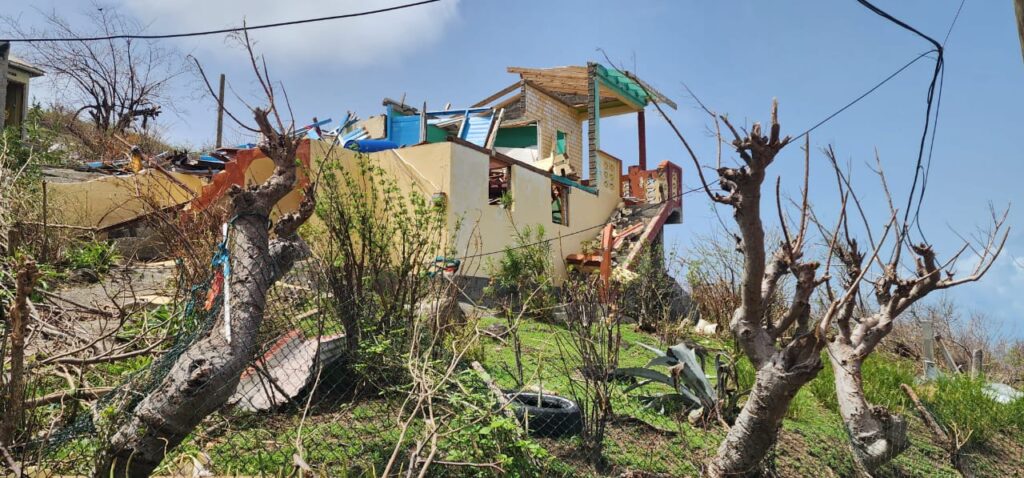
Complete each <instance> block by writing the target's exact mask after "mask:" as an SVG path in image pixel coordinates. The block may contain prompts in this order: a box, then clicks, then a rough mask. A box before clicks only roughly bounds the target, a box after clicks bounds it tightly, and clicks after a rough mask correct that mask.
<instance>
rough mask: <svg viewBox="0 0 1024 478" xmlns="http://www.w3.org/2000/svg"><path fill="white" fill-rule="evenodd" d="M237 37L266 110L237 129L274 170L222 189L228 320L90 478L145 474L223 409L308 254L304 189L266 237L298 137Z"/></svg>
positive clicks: (200, 342) (148, 399)
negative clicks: (270, 301) (303, 233)
mask: <svg viewBox="0 0 1024 478" xmlns="http://www.w3.org/2000/svg"><path fill="white" fill-rule="evenodd" d="M243 39H244V45H245V46H246V49H247V51H248V54H249V59H250V61H251V65H252V68H253V71H254V73H255V75H256V78H257V80H258V83H259V85H260V86H261V87H262V92H263V93H264V94H265V100H264V101H266V103H267V105H266V106H263V107H251V108H250V110H251V112H252V114H253V117H254V119H255V127H251V126H244V125H242V126H244V127H246V128H248V129H249V130H251V131H255V132H258V133H259V134H260V135H261V136H262V140H261V141H260V143H259V148H260V150H261V151H262V153H263V154H264V155H266V156H267V157H268V158H270V159H271V160H273V162H274V165H275V168H274V173H273V175H272V176H271V177H270V178H269V179H267V180H266V181H265V182H263V183H262V184H257V185H253V186H250V187H248V188H246V189H242V188H241V187H237V186H235V187H233V188H232V189H231V190H230V191H229V195H230V205H229V217H234V218H235V219H233V226H232V227H233V229H232V232H231V241H230V242H229V245H228V248H227V251H228V259H229V261H230V264H231V274H230V276H229V277H227V278H225V287H228V288H229V292H230V296H231V300H230V305H229V306H230V310H231V316H230V321H228V322H227V323H225V316H224V315H221V316H220V317H219V318H217V320H216V321H215V322H214V324H213V326H212V327H211V328H210V329H209V330H207V331H206V332H205V333H204V334H203V335H201V336H200V337H199V338H198V339H196V340H195V341H194V342H192V344H191V345H189V346H188V348H187V349H186V350H185V351H184V353H182V354H181V355H180V356H178V357H177V358H176V359H175V360H174V362H173V364H171V365H170V369H169V371H168V372H167V374H166V375H165V376H163V377H162V378H160V379H159V382H158V383H157V384H156V386H155V387H154V388H153V390H152V391H150V392H149V393H147V394H146V395H145V396H144V397H143V398H142V399H141V401H139V402H138V404H137V405H135V406H134V407H128V408H129V409H126V410H124V411H123V413H124V414H126V415H127V418H125V419H122V420H119V422H118V424H116V426H115V427H114V429H113V430H111V431H110V434H109V438H110V440H109V444H108V445H107V446H106V447H105V448H104V449H102V450H101V451H100V453H99V454H98V456H97V463H96V468H95V476H97V477H107V476H118V477H123V476H130V477H144V476H149V474H150V473H152V471H153V470H154V469H155V468H156V467H157V466H158V465H159V464H160V462H161V461H162V460H163V458H164V456H165V454H166V453H167V452H169V451H170V450H172V449H173V448H174V447H175V446H177V445H178V444H179V443H181V441H182V440H183V439H185V437H186V436H188V434H189V433H191V431H192V429H193V428H194V427H195V426H196V425H197V424H198V423H199V422H200V421H201V420H202V419H203V418H205V417H206V416H207V415H209V414H211V413H213V412H214V411H216V410H217V409H219V408H220V407H221V406H222V405H224V403H225V402H226V401H227V399H228V398H229V397H230V395H231V394H232V392H233V391H234V389H235V386H236V385H237V383H238V380H239V377H240V375H241V373H242V371H243V370H244V369H245V367H246V366H248V365H249V364H250V363H251V361H252V359H253V357H254V354H255V353H256V350H257V347H258V340H257V332H258V330H259V327H260V324H261V322H262V321H263V317H264V311H265V308H266V306H267V291H268V290H269V289H270V287H271V286H272V285H273V284H274V283H275V282H276V281H277V280H278V279H279V278H280V277H281V276H282V275H283V274H286V273H287V272H288V271H289V270H290V269H291V267H292V265H293V264H294V263H295V261H297V260H299V259H300V258H302V257H304V256H305V255H306V254H308V247H307V246H306V244H305V243H304V242H303V241H302V239H301V238H300V237H299V236H298V234H297V230H298V228H299V226H300V225H301V224H302V223H304V222H305V221H306V219H308V218H309V217H310V215H311V214H312V212H313V208H314V202H315V199H314V191H313V189H312V188H313V186H312V184H311V185H310V186H309V188H307V189H306V192H305V198H304V199H303V201H302V204H301V205H300V207H299V210H298V211H297V212H295V213H289V214H287V215H285V216H283V217H281V218H279V220H278V221H277V223H276V225H275V226H274V228H273V231H270V230H268V227H267V225H268V221H269V219H268V218H269V216H270V213H271V209H272V208H273V207H274V206H275V205H276V204H277V202H278V201H279V200H280V199H281V198H282V197H284V196H285V195H286V194H288V193H289V192H291V191H292V190H293V189H294V187H295V185H296V184H297V181H298V171H297V169H298V166H297V165H296V154H297V150H298V147H299V144H300V141H301V139H300V138H299V137H298V136H297V135H295V134H294V121H291V120H289V121H288V122H287V123H286V122H285V121H284V120H282V116H283V115H285V114H287V111H285V112H282V111H280V110H279V108H278V106H277V101H276V100H277V94H278V92H279V91H278V90H276V89H275V87H274V86H273V82H272V80H271V78H270V75H269V73H268V69H267V67H266V63H265V62H263V60H262V59H261V58H260V57H258V56H257V55H256V54H255V53H254V52H253V50H252V44H251V42H250V41H249V38H248V35H243ZM200 70H201V68H200ZM229 116H230V117H232V118H235V119H236V121H237V118H236V117H235V116H234V115H230V114H229ZM288 117H289V118H290V115H289V116H288ZM240 125H241V123H240ZM272 236H273V237H272Z"/></svg>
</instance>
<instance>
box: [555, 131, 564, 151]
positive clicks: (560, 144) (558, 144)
mask: <svg viewBox="0 0 1024 478" xmlns="http://www.w3.org/2000/svg"><path fill="white" fill-rule="evenodd" d="M555 154H565V133H563V132H561V131H559V132H558V137H557V138H556V139H555Z"/></svg>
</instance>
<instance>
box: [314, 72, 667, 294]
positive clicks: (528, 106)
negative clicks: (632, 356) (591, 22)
mask: <svg viewBox="0 0 1024 478" xmlns="http://www.w3.org/2000/svg"><path fill="white" fill-rule="evenodd" d="M508 72H509V73H512V74H515V75H517V76H518V77H519V78H518V80H517V81H515V82H514V83H512V84H510V85H509V86H507V87H505V88H502V89H501V90H499V91H497V92H496V93H494V94H493V95H491V96H489V97H487V98H485V99H483V100H481V101H479V102H476V103H474V104H472V105H470V106H468V107H465V108H447V109H445V110H443V111H424V110H421V109H417V108H414V107H411V106H408V105H405V104H399V103H398V102H395V101H392V100H385V101H384V106H385V109H386V111H385V114H384V115H380V116H375V117H371V118H368V119H367V120H364V121H360V122H355V123H353V124H352V125H351V126H345V127H344V128H343V129H342V130H341V131H339V135H340V136H341V138H342V139H341V141H343V142H344V144H345V145H346V150H348V151H355V150H358V151H362V152H365V153H366V154H370V155H371V156H372V157H373V158H374V159H375V160H376V161H377V163H378V164H380V165H382V166H383V167H384V168H385V169H387V170H388V171H391V172H392V173H393V174H394V176H395V178H396V179H397V180H398V181H399V184H400V187H403V188H407V189H409V190H412V189H416V190H418V191H420V192H421V193H424V194H425V195H427V196H435V197H436V196H438V195H443V196H444V197H445V199H446V201H447V204H448V215H449V219H448V222H449V228H450V229H449V231H450V234H451V236H452V237H450V238H449V240H450V241H453V245H454V247H455V250H457V251H467V253H469V254H473V252H472V251H476V250H479V251H480V253H482V254H488V253H492V252H496V251H501V250H502V249H504V248H505V247H508V246H513V245H514V244H515V234H514V231H513V229H512V228H513V227H514V226H513V224H516V225H531V226H535V225H541V226H543V227H544V230H545V232H546V237H547V238H549V239H552V243H551V245H552V247H551V250H552V257H551V262H552V264H553V265H554V268H555V270H554V274H555V280H556V281H557V282H561V281H562V280H563V279H564V278H565V277H566V272H567V268H568V267H569V266H573V265H575V266H577V267H581V268H583V269H585V270H599V271H601V273H602V275H604V276H605V277H609V276H610V275H611V274H612V273H613V271H615V270H618V271H626V270H628V268H629V265H630V263H631V261H632V260H634V259H635V258H636V256H637V254H638V253H639V251H640V250H641V249H642V246H643V245H645V244H649V243H652V242H657V241H660V238H661V234H662V228H663V227H664V225H665V224H678V223H679V222H680V221H681V218H682V216H681V211H682V200H681V196H682V170H681V168H680V167H679V166H677V165H675V164H673V163H672V162H670V161H663V162H661V163H660V164H658V165H657V166H655V167H651V168H650V169H648V165H647V158H646V144H645V130H644V110H645V108H646V107H647V106H648V104H649V103H651V102H654V101H657V102H660V103H662V104H664V105H667V106H669V107H672V108H674V107H675V104H674V103H673V102H672V101H671V100H669V99H668V98H665V97H664V96H663V95H661V94H660V93H658V92H657V91H655V90H654V89H653V88H651V87H650V86H647V85H646V84H644V83H642V80H640V79H638V78H636V77H635V76H633V75H632V74H629V73H626V72H620V71H618V70H615V69H611V68H607V67H604V66H602V65H600V64H597V63H590V64H588V65H586V66H567V67H557V68H548V69H534V68H520V67H510V68H509V69H508ZM624 114H632V115H635V116H636V118H637V123H638V131H639V134H638V143H637V147H636V150H635V151H632V152H623V153H619V156H616V155H613V154H611V153H609V152H606V151H604V150H603V149H601V134H600V126H601V119H602V118H607V117H610V116H616V115H624ZM343 126H344V125H343ZM319 148H321V149H322V148H324V144H323V143H322V144H321V145H320V146H319ZM348 151H346V153H345V154H353V153H350V152H348ZM634 155H635V156H634ZM620 156H624V157H630V156H632V157H635V158H636V161H637V162H638V163H639V164H638V165H636V166H630V167H629V168H628V169H625V170H624V169H623V160H622V159H620ZM631 159H632V158H631ZM460 220H464V221H466V222H467V223H472V224H473V227H467V228H463V229H456V224H457V223H458V222H459V221H460ZM479 274H482V275H486V272H485V271H483V270H481V271H480V272H479ZM482 278H484V279H485V277H482Z"/></svg>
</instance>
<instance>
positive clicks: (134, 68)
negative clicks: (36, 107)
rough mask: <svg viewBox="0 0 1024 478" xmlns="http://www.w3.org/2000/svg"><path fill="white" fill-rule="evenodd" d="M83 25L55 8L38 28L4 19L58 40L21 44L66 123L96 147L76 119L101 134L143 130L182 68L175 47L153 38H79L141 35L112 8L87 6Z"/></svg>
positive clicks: (26, 32)
mask: <svg viewBox="0 0 1024 478" xmlns="http://www.w3.org/2000/svg"><path fill="white" fill-rule="evenodd" d="M84 14H85V15H84V17H85V21H86V22H87V24H88V29H78V28H76V27H75V26H74V25H72V24H71V22H70V21H69V20H68V19H67V18H66V17H64V16H62V15H61V14H59V13H57V12H56V11H52V12H49V13H44V14H43V20H44V21H43V23H42V25H43V26H41V27H39V28H29V27H26V26H25V22H23V21H22V19H21V18H18V17H3V21H4V23H6V26H7V30H9V31H10V32H12V33H13V34H15V35H17V36H19V37H22V38H29V37H32V38H54V39H57V40H58V41H48V42H31V43H24V45H25V47H26V48H27V50H25V54H26V56H27V57H28V59H29V60H30V61H31V62H33V63H34V64H35V65H36V66H39V67H40V68H42V69H43V70H44V71H46V78H47V79H48V80H49V81H50V82H51V83H52V85H53V91H54V92H55V93H56V95H57V98H56V99H57V101H58V102H59V103H60V104H61V105H62V106H65V107H67V108H69V111H68V113H69V114H68V115H67V116H68V118H67V120H66V123H67V124H63V125H61V126H62V127H64V128H66V129H68V130H69V131H70V132H72V133H73V134H75V135H76V136H77V137H79V139H81V140H82V141H83V143H85V145H86V146H87V147H90V148H92V149H93V150H97V149H98V148H100V147H101V145H98V144H95V143H96V142H97V141H98V140H97V139H96V138H94V137H93V134H92V133H91V132H90V131H87V130H86V129H85V128H83V127H82V124H81V121H83V120H84V121H85V122H86V123H88V124H91V125H92V126H93V127H94V128H95V129H96V130H98V131H99V132H101V133H123V132H125V131H126V130H128V129H129V128H131V127H133V126H140V127H141V128H142V129H145V128H146V126H148V123H149V121H151V120H152V119H153V118H155V117H156V116H157V115H158V114H159V113H160V108H161V103H163V102H164V100H165V99H166V97H165V95H166V94H167V91H168V88H169V86H170V84H171V82H172V80H174V79H175V78H176V77H178V76H179V75H181V74H182V73H184V72H185V63H184V61H183V58H182V57H181V55H179V54H178V53H177V52H176V51H175V50H173V49H168V48H165V47H162V46H160V45H159V44H158V43H156V42H155V41H153V40H139V39H132V38H118V39H110V40H102V41H79V40H77V39H78V38H82V37H84V36H102V37H109V36H122V35H132V34H138V33H142V32H143V31H144V26H143V25H142V24H140V23H139V22H138V21H136V20H134V19H132V18H130V17H127V16H125V15H123V14H121V13H120V12H119V11H117V10H116V9H114V8H109V7H100V6H98V5H92V8H90V9H88V10H86V11H85V12H84Z"/></svg>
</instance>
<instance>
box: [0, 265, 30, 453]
mask: <svg viewBox="0 0 1024 478" xmlns="http://www.w3.org/2000/svg"><path fill="white" fill-rule="evenodd" d="M37 278H38V269H37V268H36V263H35V262H33V261H31V260H25V261H22V262H21V263H20V264H19V265H18V273H17V276H16V278H15V291H14V303H13V304H12V305H11V311H10V314H9V320H10V322H9V325H10V338H11V349H10V350H11V369H10V376H9V377H10V378H9V379H8V381H7V390H6V393H4V394H0V396H2V397H3V398H4V400H5V401H6V402H7V403H6V405H5V406H4V415H3V417H2V418H0V446H8V447H9V446H11V445H12V444H13V443H12V442H13V440H14V437H15V435H16V433H17V431H18V424H19V423H20V422H21V419H22V413H23V412H24V410H25V387H26V382H25V334H26V332H27V331H28V321H29V317H30V312H29V304H28V300H29V296H30V295H31V294H32V289H33V288H34V287H35V284H36V279H37ZM2 358H3V357H0V359H2Z"/></svg>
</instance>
